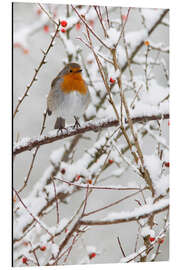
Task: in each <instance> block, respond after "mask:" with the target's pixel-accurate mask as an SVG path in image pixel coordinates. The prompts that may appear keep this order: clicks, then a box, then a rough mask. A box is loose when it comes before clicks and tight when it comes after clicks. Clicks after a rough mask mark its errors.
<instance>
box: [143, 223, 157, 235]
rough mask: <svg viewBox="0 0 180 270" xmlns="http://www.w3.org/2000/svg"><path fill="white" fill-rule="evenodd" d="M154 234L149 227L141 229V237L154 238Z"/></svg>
mask: <svg viewBox="0 0 180 270" xmlns="http://www.w3.org/2000/svg"><path fill="white" fill-rule="evenodd" d="M154 235H155V232H154V230H152V229H150V227H149V226H148V225H147V226H145V227H143V228H142V229H141V236H142V237H146V236H151V237H154Z"/></svg>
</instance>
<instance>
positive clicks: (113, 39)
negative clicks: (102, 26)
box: [106, 28, 120, 48]
mask: <svg viewBox="0 0 180 270" xmlns="http://www.w3.org/2000/svg"><path fill="white" fill-rule="evenodd" d="M107 34H108V36H109V37H108V39H107V40H106V44H107V46H109V47H111V48H113V47H114V46H115V45H116V44H117V42H118V39H119V35H120V33H119V31H117V30H116V29H115V28H109V29H108V30H107Z"/></svg>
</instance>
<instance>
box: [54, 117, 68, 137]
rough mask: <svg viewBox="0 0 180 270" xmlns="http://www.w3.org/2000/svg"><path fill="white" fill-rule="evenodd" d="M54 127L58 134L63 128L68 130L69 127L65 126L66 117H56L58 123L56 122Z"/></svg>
mask: <svg viewBox="0 0 180 270" xmlns="http://www.w3.org/2000/svg"><path fill="white" fill-rule="evenodd" d="M54 129H57V135H58V133H59V131H61V132H62V130H63V129H65V130H67V129H66V128H65V119H64V118H62V117H58V118H57V119H56V123H55V125H54Z"/></svg>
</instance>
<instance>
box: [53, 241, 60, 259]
mask: <svg viewBox="0 0 180 270" xmlns="http://www.w3.org/2000/svg"><path fill="white" fill-rule="evenodd" d="M58 251H59V247H58V245H57V244H55V243H53V244H52V245H51V252H52V255H53V256H54V258H56V256H57V254H58Z"/></svg>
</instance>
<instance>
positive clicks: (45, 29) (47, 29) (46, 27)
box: [43, 24, 49, 33]
mask: <svg viewBox="0 0 180 270" xmlns="http://www.w3.org/2000/svg"><path fill="white" fill-rule="evenodd" d="M43 29H44V32H46V33H48V32H49V25H47V24H45V25H44V27H43Z"/></svg>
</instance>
